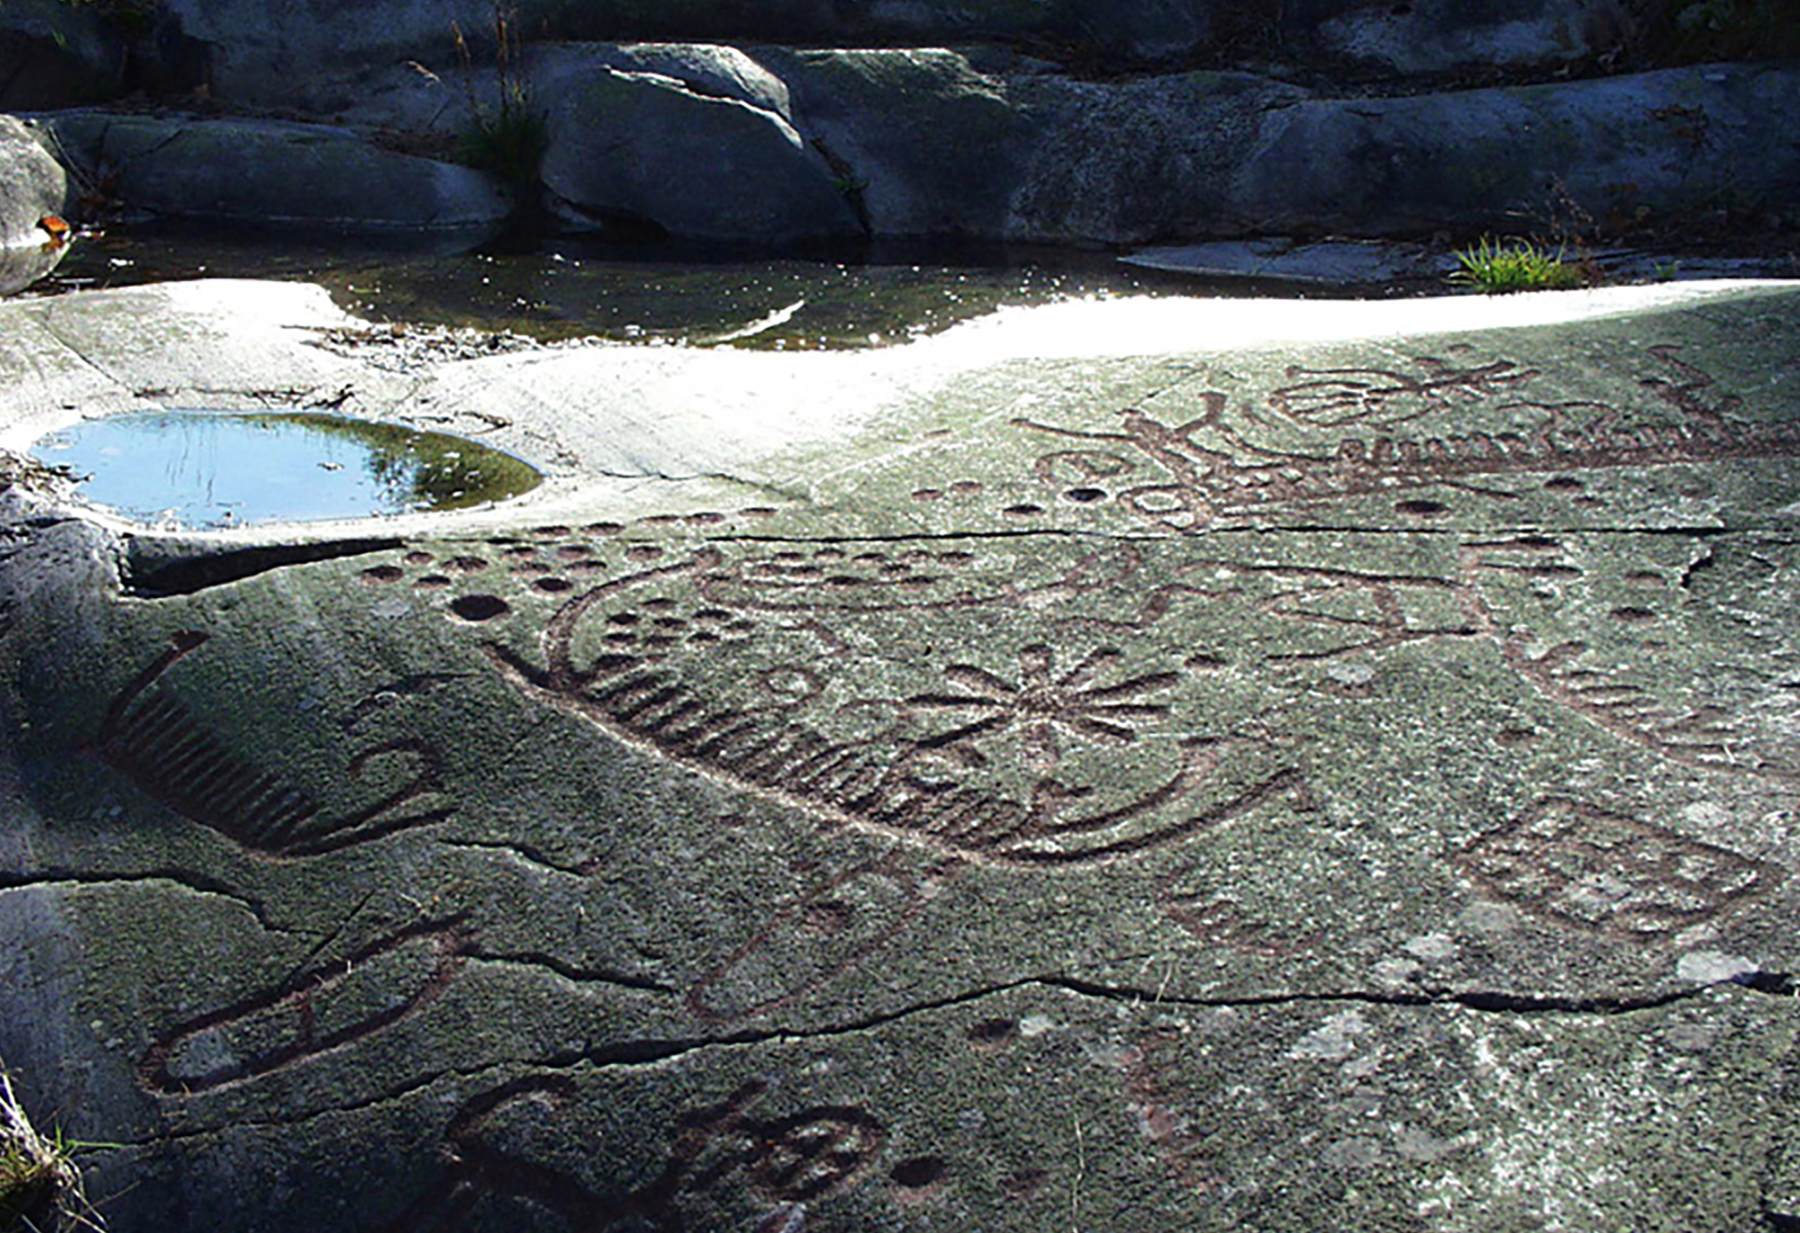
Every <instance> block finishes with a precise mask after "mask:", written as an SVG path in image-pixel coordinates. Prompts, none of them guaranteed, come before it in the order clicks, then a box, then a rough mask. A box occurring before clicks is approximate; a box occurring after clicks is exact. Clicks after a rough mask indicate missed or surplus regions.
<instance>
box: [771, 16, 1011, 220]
mask: <svg viewBox="0 0 1800 1233" xmlns="http://www.w3.org/2000/svg"><path fill="white" fill-rule="evenodd" d="M757 55H758V57H759V58H760V59H761V60H762V61H763V63H765V64H767V65H768V66H769V67H771V68H773V69H774V70H775V71H776V72H778V73H780V74H781V75H782V76H783V78H784V79H785V80H786V81H787V82H788V84H789V86H790V88H791V89H792V90H793V92H794V96H795V123H796V124H797V125H799V127H800V128H801V130H802V131H803V132H804V133H805V134H806V136H807V137H808V138H809V139H810V140H812V141H813V142H815V143H817V144H818V146H819V147H820V148H821V149H823V150H825V151H827V152H828V154H829V156H830V157H831V159H832V160H833V161H834V163H835V164H836V166H837V170H838V174H839V175H840V176H841V177H842V178H843V179H844V180H845V181H846V183H847V185H848V187H850V188H852V189H853V190H854V192H855V195H856V198H857V200H858V201H859V202H860V205H861V208H862V210H863V211H864V214H865V216H866V218H867V221H868V225H869V227H870V229H871V230H872V231H873V232H874V233H875V234H877V235H880V236H948V235H965V236H977V237H981V238H992V237H995V236H997V235H1000V234H1002V233H1004V231H1005V229H1006V225H1007V216H1008V211H1009V207H1010V203H1011V198H1012V195H1013V194H1014V193H1015V192H1017V191H1018V187H1019V184H1020V181H1021V178H1022V175H1023V172H1024V165H1025V161H1026V157H1027V153H1028V151H1029V150H1030V148H1031V146H1032V144H1033V143H1034V142H1035V139H1036V137H1037V132H1038V126H1037V125H1036V123H1035V122H1034V120H1033V119H1032V117H1030V116H1028V115H1027V114H1026V113H1025V112H1024V110H1022V109H1021V108H1020V107H1019V106H1018V104H1017V103H1015V102H1014V101H1013V100H1012V99H1011V98H1010V97H1009V90H1008V86H1007V83H1006V81H1005V80H1004V79H1002V78H1000V77H996V76H992V75H988V74H983V73H980V72H977V71H976V70H975V69H974V68H972V67H971V66H970V64H969V62H968V60H967V59H966V58H965V57H963V56H962V55H960V54H958V53H956V52H953V51H944V50H884V51H810V52H809V51H801V52H789V51H781V50H773V49H759V50H758V52H757Z"/></svg>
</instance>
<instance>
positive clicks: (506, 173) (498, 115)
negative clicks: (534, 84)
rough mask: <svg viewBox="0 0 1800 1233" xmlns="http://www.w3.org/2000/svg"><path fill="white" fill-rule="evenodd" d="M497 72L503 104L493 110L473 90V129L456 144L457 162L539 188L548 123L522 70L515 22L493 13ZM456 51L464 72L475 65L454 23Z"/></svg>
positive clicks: (470, 95) (547, 143)
mask: <svg viewBox="0 0 1800 1233" xmlns="http://www.w3.org/2000/svg"><path fill="white" fill-rule="evenodd" d="M492 28H493V32H494V72H495V76H496V78H497V83H496V84H497V86H498V89H497V91H496V93H497V96H498V102H497V103H496V104H495V106H493V107H491V108H490V107H489V106H488V105H487V104H485V103H484V102H482V100H480V99H479V98H477V97H476V96H475V92H474V88H473V87H472V86H471V87H470V90H469V109H470V112H471V114H472V116H473V119H472V121H471V122H470V126H469V128H468V129H467V130H465V131H464V133H463V135H462V138H461V140H460V141H459V142H458V143H457V157H458V159H459V160H460V161H461V162H463V163H465V164H467V165H468V166H470V167H476V168H479V169H481V170H483V171H491V172H493V173H494V174H495V175H498V176H500V177H501V178H503V179H505V180H508V181H510V182H511V183H513V184H515V185H535V184H537V182H538V168H539V165H540V164H541V163H542V162H543V160H544V151H545V149H546V148H548V146H549V124H548V121H547V120H546V119H545V116H544V113H543V111H542V110H540V109H539V108H538V107H537V105H536V104H535V102H534V101H533V99H532V97H531V87H530V86H529V85H528V84H527V82H526V80H525V77H524V75H523V73H522V72H521V70H520V66H519V34H518V24H517V21H516V19H515V18H514V17H513V16H512V15H511V14H510V13H507V12H505V11H503V10H500V9H496V10H494V19H493V24H492ZM451 32H452V33H453V34H454V36H455V38H456V52H457V55H458V56H459V57H460V58H461V60H462V62H463V67H464V68H465V69H467V68H469V67H470V66H471V64H472V63H473V60H474V57H473V55H472V54H471V52H470V50H469V42H468V40H467V39H466V38H465V37H464V36H463V32H462V28H461V27H460V26H457V25H455V24H452V26H451Z"/></svg>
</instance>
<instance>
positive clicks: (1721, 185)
mask: <svg viewBox="0 0 1800 1233" xmlns="http://www.w3.org/2000/svg"><path fill="white" fill-rule="evenodd" d="M1797 110H1800V73H1796V72H1795V71H1794V70H1793V69H1792V68H1784V67H1780V66H1770V65H1736V66H1731V65H1720V66H1710V67H1701V68H1691V69H1668V70H1664V71H1662V72H1657V73H1645V74H1637V75H1632V76H1626V77H1613V78H1603V79H1597V80H1590V81H1580V82H1570V83H1560V84H1548V85H1536V86H1516V87H1497V88H1492V89H1485V90H1465V91H1457V92H1453V93H1444V94H1428V95H1419V96H1414V97H1399V98H1381V99H1373V98H1363V99H1354V100H1328V99H1317V100H1308V101H1305V102H1302V103H1300V104H1298V105H1297V106H1293V107H1288V108H1284V109H1282V110H1280V111H1278V112H1273V113H1271V114H1269V115H1268V116H1267V117H1265V118H1264V119H1263V121H1262V124H1261V132H1260V134H1259V136H1258V138H1257V140H1256V141H1255V142H1254V143H1253V144H1252V145H1251V146H1250V147H1249V148H1247V149H1245V150H1243V151H1242V152H1241V154H1240V156H1239V164H1238V165H1239V170H1238V173H1237V175H1236V177H1235V182H1234V183H1233V184H1232V185H1231V187H1230V190H1229V200H1230V205H1229V208H1228V209H1227V210H1226V211H1225V213H1224V214H1223V215H1222V218H1225V219H1229V220H1230V222H1231V223H1232V224H1234V225H1235V226H1237V227H1240V228H1243V229H1246V230H1248V229H1261V230H1265V231H1274V232H1280V231H1282V230H1285V229H1299V230H1309V231H1314V232H1317V231H1330V230H1342V231H1346V232H1352V233H1355V234H1361V235H1382V234H1406V233H1409V232H1418V231H1421V230H1429V229H1432V228H1439V227H1442V228H1452V229H1464V230H1466V229H1471V228H1495V229H1510V230H1515V231H1516V230H1530V229H1532V228H1533V227H1540V228H1541V227H1543V226H1545V225H1546V220H1547V219H1548V218H1549V216H1550V214H1551V212H1552V211H1553V210H1563V211H1567V210H1568V209H1569V208H1570V206H1571V205H1572V206H1573V207H1575V208H1577V209H1578V210H1579V211H1580V212H1582V213H1585V214H1587V215H1589V216H1591V217H1592V218H1594V219H1597V220H1602V221H1604V220H1605V219H1606V218H1607V217H1608V216H1609V215H1613V216H1629V217H1638V216H1645V217H1663V218H1681V217H1684V216H1685V217H1692V216H1694V215H1696V214H1699V213H1701V212H1703V211H1708V210H1715V209H1721V208H1723V209H1736V210H1755V211H1762V212H1766V213H1769V214H1771V215H1773V216H1775V217H1777V218H1779V217H1785V218H1786V219H1787V220H1788V221H1789V222H1794V221H1800V210H1797V209H1796V207H1795V206H1794V204H1793V203H1794V202H1795V201H1797V200H1800V147H1796V146H1795V145H1794V144H1793V143H1792V142H1790V141H1783V140H1780V139H1779V138H1774V135H1773V134H1771V132H1770V130H1769V127H1768V123H1769V117H1770V116H1780V115H1793V114H1796V113H1797ZM1772 138H1774V139H1772Z"/></svg>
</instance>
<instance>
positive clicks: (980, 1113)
mask: <svg viewBox="0 0 1800 1233" xmlns="http://www.w3.org/2000/svg"><path fill="white" fill-rule="evenodd" d="M147 310H148V311H147ZM1797 315H1800V289H1796V288H1795V287H1794V286H1792V285H1781V284H1766V285H1727V284H1718V285H1712V286H1691V287H1684V288H1655V289H1633V290H1626V291H1616V292H1606V293H1582V294H1571V295H1564V296H1538V297H1516V298H1508V299H1505V300H1476V299H1461V300H1451V301H1438V302H1423V303H1412V304H1357V305H1325V304H1283V305H1264V304H1245V303H1243V302H1219V303H1205V302H1159V301H1117V302H1102V303H1088V304H1070V305H1062V306H1057V307H1052V308H1047V309H1034V310H1020V311H1015V312H1009V313H1006V314H1002V315H1000V316H999V317H996V318H993V319H989V320H986V321H982V322H978V323H975V324H974V325H972V326H967V327H962V328H959V329H957V330H954V331H951V332H950V333H948V334H946V335H943V336H940V337H938V338H936V339H932V340H928V341H925V342H921V343H917V344H914V345H912V346H909V347H905V348H899V349H894V350H891V351H884V352H871V353H862V354H837V355H816V354H813V355H780V354H763V353H753V352H744V351H736V350H732V349H730V348H717V349H710V350H709V349H673V348H665V349H657V350H651V349H634V348H627V347H600V346H596V347H583V348H568V349H562V350H554V351H542V352H526V353H516V354H510V355H501V356H495V357H492V358H488V359H480V360H472V361H461V362H456V363H447V364H442V365H436V366H426V367H423V368H420V369H417V370H413V371H409V372H394V371H391V370H387V369H381V368H376V367H374V366H373V365H371V364H368V363H365V362H363V361H362V360H360V359H359V358H358V357H357V354H356V352H355V349H354V348H349V349H347V350H346V349H344V348H341V347H340V348H338V349H336V350H333V349H330V348H328V347H326V346H323V345H321V344H322V342H324V341H327V340H328V335H329V332H330V330H332V329H333V328H336V327H339V326H341V325H342V324H343V322H344V321H345V318H343V316H342V315H341V314H339V313H338V312H337V311H336V310H335V309H333V308H332V307H331V306H330V305H329V303H328V302H327V301H325V299H324V297H323V295H322V293H319V292H317V291H316V290H313V289H307V288H294V287H279V286H274V287H263V286H261V285H259V284H226V285H219V284H211V285H209V284H195V285H190V286H188V287H185V288H152V289H138V290H136V291H133V292H120V293H96V294H92V295H76V296H68V297H63V298H61V299H57V300H52V301H37V302H32V303H19V304H9V305H3V306H0V330H3V331H4V332H3V334H0V336H3V337H4V338H5V339H6V348H7V350H6V351H4V352H3V353H0V365H4V366H5V367H6V370H7V372H8V375H9V379H8V380H7V382H6V383H5V389H6V394H5V395H4V403H3V412H0V413H3V414H4V415H5V416H6V418H7V421H8V422H9V423H10V424H12V425H13V426H14V427H13V429H12V433H13V437H12V440H11V441H10V442H9V443H11V444H14V445H16V444H17V442H18V441H19V440H24V439H29V438H30V437H31V436H32V435H33V434H36V433H38V432H41V431H44V430H46V429H47V428H49V427H54V426H55V425H56V423H57V422H58V421H59V419H60V420H63V421H66V420H67V419H68V418H70V417H71V416H72V415H73V414H75V413H76V412H77V410H78V409H79V408H82V407H93V408H107V409H126V408H128V407H137V406H142V405H145V404H156V403H159V402H162V403H168V404H169V405H176V404H180V405H192V401H191V400H192V398H193V397H194V396H196V394H197V393H199V392H201V391H206V392H208V394H209V396H210V397H212V398H214V399H215V400H217V401H220V402H226V403H231V402H241V403H244V404H256V403H258V402H259V401H260V402H261V403H264V404H267V403H270V402H282V403H285V404H289V405H294V406H304V405H309V404H316V403H319V402H321V401H331V402H332V403H333V405H334V406H335V407H336V408H337V409H338V410H340V411H344V412H348V413H352V414H370V415H379V416H382V417H385V418H394V419H404V420H410V421H412V422H415V423H418V424H420V425H421V426H428V427H433V428H440V429H448V430H451V431H459V430H460V431H464V432H470V433H474V432H479V433H481V434H482V439H483V440H484V441H487V442H489V443H491V444H496V445H500V446H502V447H503V448H508V449H512V450H514V451H516V452H518V453H520V454H521V455H522V456H524V457H526V458H527V459H528V460H530V461H532V462H534V463H536V464H538V465H540V466H542V467H544V468H545V469H546V470H547V471H548V472H549V473H550V477H551V478H550V480H549V482H548V483H547V484H546V485H545V486H544V488H543V489H541V490H540V491H539V493H537V494H534V495H533V496H531V497H528V498H524V499H522V500H521V501H519V502H516V503H513V504H512V505H508V506H500V507H495V508H492V509H488V510H484V511H475V512H471V513H466V514H458V515H445V516H438V517H431V518H424V517H418V518H411V519H396V520H382V521H374V522H370V521H365V522H363V523H349V524H340V525H336V526H320V527H312V528H305V529H294V530H292V531H280V530H276V531H270V530H266V529H265V530H260V531H259V530H257V529H255V528H251V529H246V530H244V531H239V532H233V533H229V534H223V533H221V534H212V535H194V534H189V535H169V534H157V533H153V532H149V531H147V530H146V529H143V528H138V529H133V528H130V527H128V526H125V525H123V524H121V523H120V522H119V521H118V520H116V519H110V518H107V517H105V516H103V515H97V514H95V513H93V512H91V511H83V510H81V509H79V508H78V507H75V506H73V505H70V504H69V503H68V502H67V501H58V500H55V499H52V498H50V497H45V496H41V495H40V496H20V495H14V496H13V497H11V498H8V500H9V511H10V513H9V524H8V530H7V537H8V538H7V552H8V554H9V555H8V556H7V557H6V560H5V565H4V570H3V571H0V622H3V624H0V629H3V630H4V637H5V639H6V642H7V651H8V653H7V656H6V658H5V660H4V661H3V662H4V664H5V690H4V693H3V694H0V703H3V705H4V706H5V707H6V708H7V712H8V715H9V719H10V721H11V722H10V730H11V731H12V732H14V733H15V736H14V738H13V740H12V741H11V742H9V743H8V746H7V748H6V749H5V754H4V761H3V763H0V766H3V767H4V774H3V775H0V793H3V798H0V799H3V800H4V810H5V817H6V819H7V822H6V825H5V826H4V827H3V828H0V870H4V872H3V873H0V937H4V939H5V943H6V944H5V945H4V947H0V979H4V981H5V982H6V986H7V988H8V989H9V990H12V991H13V992H12V999H13V1001H12V1006H13V1008H14V1009H13V1010H11V1011H10V1012H9V1013H8V1014H7V1015H5V1016H3V1017H0V1056H4V1057H5V1058H6V1059H7V1061H8V1064H9V1065H10V1066H12V1067H14V1068H15V1069H17V1070H18V1071H19V1072H20V1074H21V1076H22V1078H23V1079H24V1080H25V1082H26V1085H27V1090H28V1091H29V1092H30V1093H31V1095H32V1098H33V1099H34V1100H35V1101H37V1102H39V1103H41V1106H42V1107H43V1108H44V1109H46V1110H58V1111H60V1112H61V1115H62V1116H63V1117H64V1118H65V1119H66V1124H67V1126H68V1128H69V1130H70V1132H71V1134H72V1135H73V1136H74V1137H78V1138H82V1139H89V1140H97V1141H103V1142H107V1143H110V1144H117V1145H120V1146H117V1147H113V1148H108V1149H106V1150H104V1151H101V1152H96V1153H94V1154H93V1156H92V1157H91V1159H90V1174H91V1181H90V1192H92V1193H97V1194H100V1195H107V1194H114V1193H116V1194H117V1195H118V1197H117V1199H116V1200H114V1203H113V1206H112V1207H111V1208H110V1209H109V1211H110V1213H111V1215H112V1226H113V1227H114V1228H117V1229H123V1230H134V1229H159V1230H160V1229H188V1228H202V1227H208V1226H213V1227H249V1226H251V1225H254V1226H255V1227H258V1228H266V1229H295V1230H299V1229H314V1228H318V1227H321V1226H322V1225H329V1226H330V1227H338V1228H346V1229H367V1230H371V1231H375V1230H395V1231H398V1230H410V1229H432V1230H438V1229H443V1230H450V1229H455V1230H470V1231H476V1230H488V1229H494V1230H500V1229H507V1230H511V1229H546V1230H550V1229H556V1230H562V1229H580V1230H606V1229H619V1230H625V1229H702V1228H704V1229H745V1230H756V1231H758V1233H795V1231H797V1230H802V1229H805V1230H813V1231H815V1233H817V1231H820V1230H829V1231H836V1230H844V1231H848V1230H861V1229H868V1228H882V1229H895V1230H900V1229H907V1230H913V1229H917V1230H924V1229H933V1228H946V1227H951V1228H981V1229H1006V1230H1011V1229H1017V1230H1042V1229H1048V1228H1064V1227H1066V1228H1071V1229H1095V1230H1144V1231H1150V1230H1157V1231H1162V1230H1167V1231H1169V1233H1174V1231H1176V1230H1183V1231H1185V1230H1196V1229H1227V1228H1229V1229H1256V1230H1271V1231H1273V1230H1291V1229H1296V1228H1326V1227H1329V1228H1342V1229H1352V1230H1363V1229H1367V1230H1375V1229H1392V1228H1423V1229H1433V1230H1438V1229H1444V1230H1464V1229H1467V1230H1492V1229H1503V1228H1519V1229H1526V1228H1542V1229H1550V1228H1567V1229H1583V1230H1633V1231H1637V1230H1644V1229H1658V1228H1662V1229H1671V1230H1673V1229H1699V1228H1709V1229H1710V1228H1718V1229H1739V1228H1745V1229H1747V1228H1755V1227H1759V1226H1768V1227H1780V1224H1781V1223H1782V1222H1787V1221H1792V1220H1796V1219H1800V1168H1797V1167H1796V1165H1795V1164H1794V1159H1795V1158H1794V1156H1793V1155H1792V1152H1793V1150H1794V1143H1795V1137H1796V1131H1797V1129H1800V1125H1797V1123H1796V1116H1795V1109H1794V1105H1793V1100H1792V1092H1791V1088H1790V1086H1789V1084H1788V1075H1789V1072H1790V1070H1791V1067H1792V1060H1793V1057H1794V1050H1795V1047H1796V1039H1795V1031H1796V1026H1797V1021H1800V1015H1797V1012H1796V1007H1797V1006H1800V1003H1797V1002H1796V1000H1795V998H1794V997H1793V996H1792V992H1793V984H1792V979H1791V976H1790V973H1792V972H1793V971H1794V970H1795V969H1796V966H1797V956H1796V954H1795V951H1796V943H1795V937H1796V931H1795V927H1794V926H1795V922H1796V895H1797V894H1800V890H1797V888H1796V884H1795V880H1794V878H1793V877H1792V876H1791V874H1792V870H1793V869H1794V867H1795V864H1796V860H1797V859H1800V853H1797V852H1796V844H1797V838H1796V832H1795V816H1794V810H1793V800H1794V789H1795V786H1796V783H1800V715H1797V713H1796V702H1795V698H1796V695H1795V685H1796V682H1800V626H1797V625H1796V623H1795V620H1794V617H1793V613H1794V611H1795V606H1796V601H1797V600H1800V543H1797V542H1796V536H1795V529H1796V526H1795V524H1796V519H1800V463H1797V462H1796V456H1797V455H1800V414H1797V409H1800V408H1797V400H1796V393H1795V391H1796V389H1800V361H1797V360H1796V358H1795V356H1794V352H1793V347H1792V341H1791V340H1792V338H1793V337H1794V326H1795V319H1796V316H1797ZM127 319H131V320H135V321H137V322H139V323H140V326H139V328H138V329H137V330H136V331H135V332H131V333H129V334H128V333H126V332H125V331H123V329H122V328H120V327H119V325H118V323H121V322H123V321H125V320H127ZM228 355H236V356H237V360H236V367H234V368H231V369H230V370H229V372H230V373H231V374H232V375H231V376H230V379H229V380H228V381H224V382H221V381H220V380H218V379H217V377H216V376H214V377H211V378H209V377H208V376H207V373H208V371H209V364H210V363H211V360H210V358H209V357H214V356H218V357H223V356H228ZM284 372H285V373H286V374H287V375H286V378H285V379H283V373H284ZM222 386H223V387H225V388H221V387H222Z"/></svg>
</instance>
